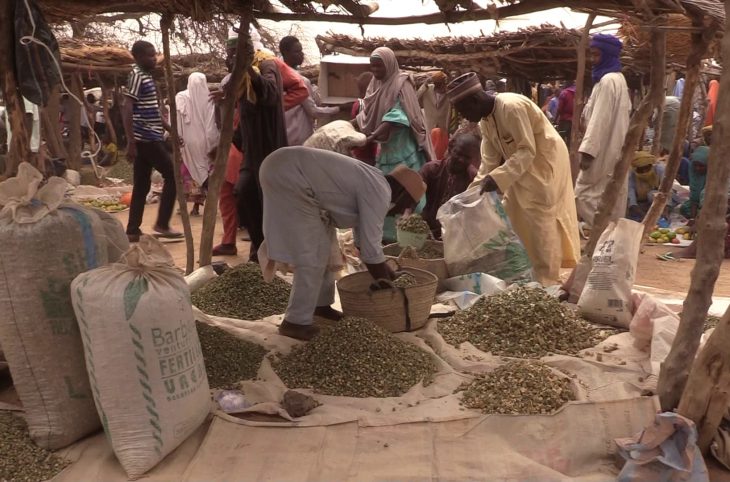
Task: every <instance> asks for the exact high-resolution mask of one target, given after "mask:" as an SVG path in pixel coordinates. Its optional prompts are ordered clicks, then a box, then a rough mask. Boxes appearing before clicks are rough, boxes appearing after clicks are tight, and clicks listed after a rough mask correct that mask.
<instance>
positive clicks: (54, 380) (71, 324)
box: [0, 163, 128, 450]
mask: <svg viewBox="0 0 730 482" xmlns="http://www.w3.org/2000/svg"><path fill="white" fill-rule="evenodd" d="M42 179H43V176H42V175H41V173H40V172H39V171H38V170H36V169H35V168H33V167H32V166H31V165H30V164H28V163H21V164H20V166H19V167H18V176H17V177H15V178H11V179H8V180H7V181H4V182H2V183H0V206H2V210H0V245H2V249H1V250H0V266H2V270H0V343H2V348H3V350H4V352H5V357H6V358H7V361H8V364H9V367H10V372H11V374H12V377H13V382H14V384H15V388H16V390H17V392H18V395H19V398H20V401H21V402H22V404H23V409H24V411H25V414H26V417H25V418H26V421H27V422H28V429H29V431H30V435H31V437H32V438H33V440H34V441H35V442H36V443H37V444H38V445H39V446H41V447H43V448H47V449H51V450H53V449H58V448H61V447H64V446H66V445H69V444H71V443H73V442H75V441H76V440H78V439H80V438H82V437H83V436H85V435H87V434H89V433H92V432H94V431H96V430H98V428H99V427H100V426H101V423H100V421H99V418H98V416H97V414H96V410H95V408H94V401H93V398H92V393H91V387H90V385H89V378H88V376H87V374H86V366H85V364H84V355H83V345H82V342H81V334H80V332H79V327H78V323H77V321H76V317H75V316H74V311H73V307H72V305H71V294H70V291H69V286H70V284H71V281H72V280H73V279H74V278H75V277H76V276H77V275H78V274H79V273H83V272H84V271H87V270H89V269H93V268H96V267H99V266H102V265H104V264H106V263H107V262H109V261H116V260H117V259H119V253H120V251H119V249H118V248H124V249H126V248H128V242H127V237H126V235H125V234H124V230H123V228H122V226H121V224H120V223H119V221H117V220H115V219H113V220H112V222H107V220H106V219H104V218H103V217H102V216H100V212H99V211H96V210H94V209H90V208H86V207H83V206H78V205H75V204H70V203H68V204H67V203H62V201H63V195H64V192H65V186H66V181H64V180H63V179H60V178H50V179H49V181H48V183H47V184H46V185H44V186H43V187H41V188H40V189H39V188H38V186H39V185H40V183H41V181H42Z"/></svg>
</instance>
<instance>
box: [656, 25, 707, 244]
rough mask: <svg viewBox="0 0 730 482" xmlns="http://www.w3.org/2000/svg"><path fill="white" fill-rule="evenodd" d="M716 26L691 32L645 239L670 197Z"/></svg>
mask: <svg viewBox="0 0 730 482" xmlns="http://www.w3.org/2000/svg"><path fill="white" fill-rule="evenodd" d="M717 28H718V26H717V24H713V25H711V26H710V27H709V28H706V29H704V30H703V31H702V33H700V34H693V35H692V49H691V50H690V53H689V56H688V57H687V71H686V75H685V80H684V92H683V93H682V102H681V104H680V106H679V118H678V119H677V127H676V130H675V132H674V139H673V142H672V151H671V153H670V154H669V160H668V161H667V165H666V168H665V170H664V178H662V182H661V185H660V187H659V192H658V193H657V194H656V195H654V200H653V201H652V204H651V207H650V208H649V211H648V212H647V213H646V216H645V217H644V221H643V223H644V234H645V236H644V238H643V239H646V236H648V235H649V233H651V232H652V231H653V230H654V226H655V225H656V222H657V219H659V216H660V215H661V213H662V211H664V207H665V206H666V204H667V199H668V198H669V195H670V193H671V191H672V185H673V184H674V178H675V177H677V171H679V164H680V161H681V159H682V151H683V147H684V141H685V140H686V139H687V129H688V128H689V125H690V122H691V120H692V100H693V99H694V92H695V89H696V88H697V84H698V83H699V79H700V67H701V66H702V57H704V55H705V54H706V53H707V49H708V48H709V46H710V42H712V40H713V39H714V38H715V32H716V31H717ZM662 100H663V99H662ZM662 103H663V102H662Z"/></svg>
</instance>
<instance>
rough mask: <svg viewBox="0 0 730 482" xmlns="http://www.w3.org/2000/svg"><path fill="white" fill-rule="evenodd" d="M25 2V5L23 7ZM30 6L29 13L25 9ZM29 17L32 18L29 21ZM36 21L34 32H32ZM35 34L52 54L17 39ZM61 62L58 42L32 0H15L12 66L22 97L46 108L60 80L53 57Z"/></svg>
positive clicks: (39, 46)
mask: <svg viewBox="0 0 730 482" xmlns="http://www.w3.org/2000/svg"><path fill="white" fill-rule="evenodd" d="M9 1H10V0H9ZM26 2H27V6H26ZM28 7H30V15H29V12H28ZM31 16H32V21H31ZM33 23H35V33H34V31H33ZM25 36H34V37H35V38H36V39H37V40H38V41H40V42H43V43H44V44H46V45H47V46H48V48H49V49H50V50H51V52H52V53H53V54H52V55H51V52H49V51H48V50H46V49H45V48H43V46H41V45H38V44H36V43H33V42H31V43H28V44H26V45H23V44H24V42H21V41H20V39H21V38H23V37H25ZM54 57H55V60H56V61H57V62H58V65H59V66H60V64H61V60H60V59H61V54H60V52H59V50H58V42H57V41H56V37H55V36H54V35H53V32H52V31H51V28H50V27H49V26H48V24H47V23H46V20H45V18H43V13H42V12H41V10H40V9H39V8H38V5H36V2H35V0H16V1H15V69H16V72H17V75H18V86H19V87H20V92H21V94H23V97H25V98H26V99H28V100H29V101H31V102H32V103H34V104H36V105H40V106H43V107H45V106H46V105H48V99H49V98H50V95H51V92H52V91H53V90H54V89H55V87H56V86H57V85H58V84H60V83H61V72H59V70H58V69H59V67H57V66H56V65H57V64H56V62H54V59H53V58H54Z"/></svg>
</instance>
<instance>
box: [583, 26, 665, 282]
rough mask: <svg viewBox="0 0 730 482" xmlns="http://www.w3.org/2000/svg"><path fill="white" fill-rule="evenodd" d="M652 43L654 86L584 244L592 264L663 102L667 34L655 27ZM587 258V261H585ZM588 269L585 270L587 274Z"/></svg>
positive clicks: (632, 126)
mask: <svg viewBox="0 0 730 482" xmlns="http://www.w3.org/2000/svg"><path fill="white" fill-rule="evenodd" d="M651 37H652V42H651V48H652V56H651V58H652V64H651V85H650V87H649V93H648V94H647V95H646V97H644V99H643V100H642V101H641V104H640V105H639V108H638V109H637V110H636V112H634V115H633V116H631V122H629V131H628V134H627V135H626V140H624V146H623V148H622V149H621V160H620V161H619V162H618V163H617V164H616V167H615V168H614V170H613V176H612V177H611V180H610V181H609V182H608V185H607V186H606V190H605V191H604V192H603V197H602V198H601V204H600V205H599V207H598V212H597V213H596V217H595V219H594V221H593V229H591V236H590V238H589V239H588V244H586V247H585V253H586V256H585V257H584V259H581V263H584V262H586V261H587V262H588V263H590V258H591V257H592V256H593V251H594V250H595V249H596V244H598V238H599V237H600V236H601V234H602V233H603V231H604V230H605V229H606V227H607V226H608V223H609V219H610V218H611V214H612V212H613V210H614V207H615V206H616V202H617V201H618V196H619V194H620V192H621V191H622V187H623V184H624V183H625V182H626V176H628V173H629V167H630V166H631V161H632V160H633V159H634V153H635V152H636V148H637V146H638V145H639V141H640V140H641V136H642V134H643V133H644V129H646V125H647V124H648V122H649V116H650V115H651V113H652V112H653V111H654V109H655V108H656V106H658V105H659V103H660V102H663V101H664V62H663V61H662V59H663V58H664V56H665V52H666V33H665V32H663V31H660V30H655V31H653V32H652V34H651ZM586 258H587V260H586ZM588 271H589V270H587V271H586V273H587V272H588Z"/></svg>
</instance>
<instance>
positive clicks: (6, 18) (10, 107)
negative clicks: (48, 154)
mask: <svg viewBox="0 0 730 482" xmlns="http://www.w3.org/2000/svg"><path fill="white" fill-rule="evenodd" d="M14 25H15V2H11V1H6V2H2V7H0V65H2V73H0V89H2V95H3V99H4V100H5V109H6V111H5V115H6V116H8V120H9V124H10V130H11V132H12V133H13V139H12V142H11V145H10V151H9V152H8V156H7V158H6V160H5V172H4V173H3V174H2V176H0V180H2V179H4V178H8V177H11V176H14V175H15V172H16V170H17V167H18V164H20V163H21V162H22V161H29V160H30V159H31V152H30V137H29V134H28V130H27V129H26V126H25V108H24V104H23V97H22V96H21V95H20V91H19V90H18V82H17V80H16V78H15V27H14ZM8 134H9V133H8Z"/></svg>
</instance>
